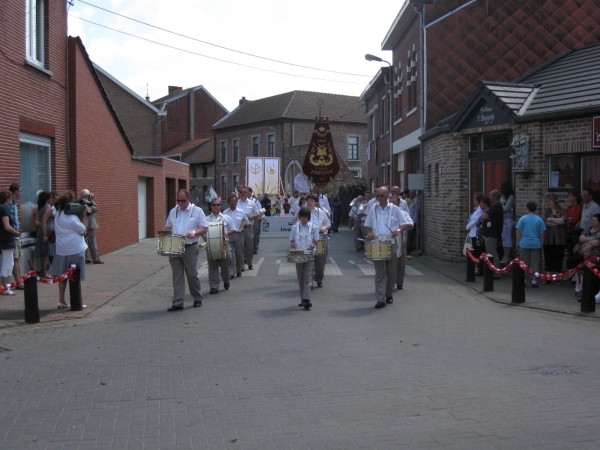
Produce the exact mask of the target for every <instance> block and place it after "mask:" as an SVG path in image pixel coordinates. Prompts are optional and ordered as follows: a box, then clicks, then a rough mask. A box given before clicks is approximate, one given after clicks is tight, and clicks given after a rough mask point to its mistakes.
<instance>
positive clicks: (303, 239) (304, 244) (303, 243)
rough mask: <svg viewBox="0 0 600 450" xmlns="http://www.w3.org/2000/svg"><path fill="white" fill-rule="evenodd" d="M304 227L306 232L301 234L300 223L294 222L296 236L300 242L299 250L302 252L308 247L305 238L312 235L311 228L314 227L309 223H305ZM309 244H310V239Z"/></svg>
mask: <svg viewBox="0 0 600 450" xmlns="http://www.w3.org/2000/svg"><path fill="white" fill-rule="evenodd" d="M306 225H307V226H308V232H306V233H301V232H300V221H299V220H298V222H296V234H297V235H298V237H299V238H300V242H301V244H300V248H302V249H303V250H306V249H307V248H308V247H309V245H310V244H307V243H306V237H307V236H311V235H312V230H313V227H314V226H315V225H313V224H312V223H311V222H307V223H306ZM311 242H312V239H311Z"/></svg>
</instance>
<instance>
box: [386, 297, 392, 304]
mask: <svg viewBox="0 0 600 450" xmlns="http://www.w3.org/2000/svg"><path fill="white" fill-rule="evenodd" d="M385 302H386V303H387V304H388V305H390V304H392V303H394V297H386V298H385Z"/></svg>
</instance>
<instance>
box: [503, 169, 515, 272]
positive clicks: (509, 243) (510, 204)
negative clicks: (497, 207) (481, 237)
mask: <svg viewBox="0 0 600 450" xmlns="http://www.w3.org/2000/svg"><path fill="white" fill-rule="evenodd" d="M500 192H501V193H502V197H500V203H502V210H503V211H504V222H503V226H502V247H504V257H503V258H502V261H500V264H508V263H509V262H510V260H511V259H512V250H513V237H512V234H513V226H514V224H515V191H514V190H513V188H512V186H511V185H510V183H509V182H508V181H505V182H504V183H502V184H501V185H500Z"/></svg>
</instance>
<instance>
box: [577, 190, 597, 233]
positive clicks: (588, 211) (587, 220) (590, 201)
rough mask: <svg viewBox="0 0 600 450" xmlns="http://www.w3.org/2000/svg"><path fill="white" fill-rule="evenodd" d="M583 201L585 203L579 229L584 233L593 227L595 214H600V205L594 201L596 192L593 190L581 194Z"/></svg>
mask: <svg viewBox="0 0 600 450" xmlns="http://www.w3.org/2000/svg"><path fill="white" fill-rule="evenodd" d="M581 200H582V201H583V210H582V211H581V221H580V223H579V229H580V230H581V231H582V232H583V231H587V230H589V229H590V228H591V227H592V217H593V216H594V214H598V213H600V205H598V203H596V202H595V201H594V191H592V190H591V189H584V190H583V191H582V192H581Z"/></svg>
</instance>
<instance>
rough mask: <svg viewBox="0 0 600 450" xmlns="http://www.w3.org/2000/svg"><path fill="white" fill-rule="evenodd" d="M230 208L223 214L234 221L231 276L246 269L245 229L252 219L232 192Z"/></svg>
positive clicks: (231, 238)
mask: <svg viewBox="0 0 600 450" xmlns="http://www.w3.org/2000/svg"><path fill="white" fill-rule="evenodd" d="M227 203H229V208H227V209H226V210H225V211H223V214H225V215H226V216H228V217H229V218H230V219H231V221H232V223H233V224H232V227H233V233H231V234H230V235H229V245H230V246H231V250H232V251H231V264H230V266H229V275H230V276H229V278H234V277H235V275H236V274H237V276H238V277H241V276H242V270H243V269H244V234H245V233H244V230H245V227H249V226H250V221H249V220H248V217H246V213H244V211H243V210H242V209H240V208H238V198H237V196H236V195H235V194H232V195H230V196H229V198H228V199H227Z"/></svg>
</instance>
